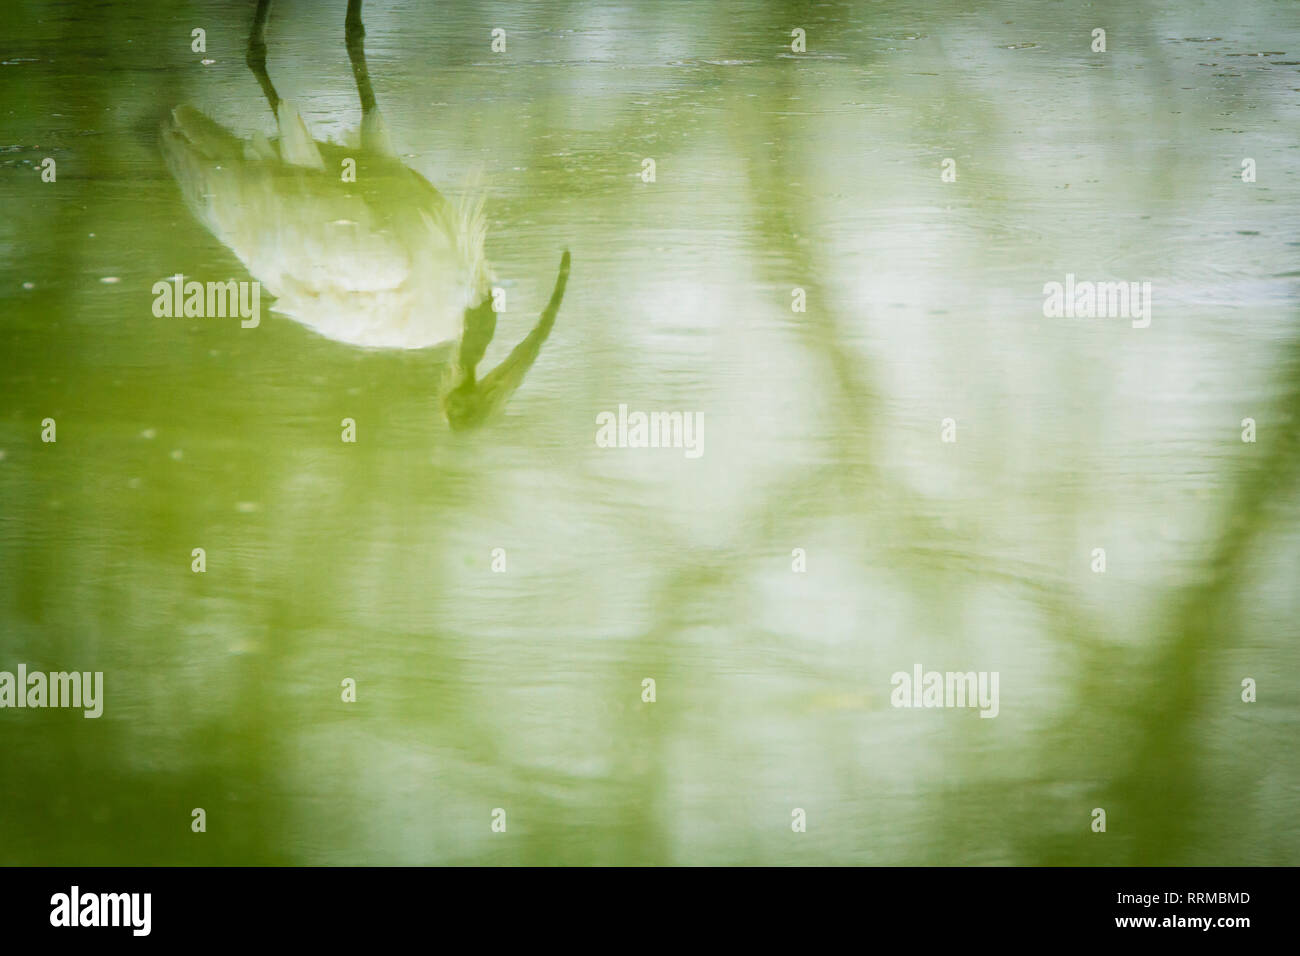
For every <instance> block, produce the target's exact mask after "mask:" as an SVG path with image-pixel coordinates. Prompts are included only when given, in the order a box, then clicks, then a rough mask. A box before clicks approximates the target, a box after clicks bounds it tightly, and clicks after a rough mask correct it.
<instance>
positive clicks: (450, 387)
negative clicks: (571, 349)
mask: <svg viewBox="0 0 1300 956" xmlns="http://www.w3.org/2000/svg"><path fill="white" fill-rule="evenodd" d="M568 281H569V253H568V250H565V252H564V255H563V256H562V257H561V258H560V274H559V275H558V276H557V277H556V279H555V288H554V289H553V290H552V292H551V300H550V302H548V303H547V305H546V309H545V310H544V311H543V312H542V315H541V318H539V319H538V320H537V325H535V326H534V327H533V330H532V331H531V332H529V333H528V336H527V337H526V338H525V339H524V340H523V341H522V342H520V343H519V344H518V345H516V346H515V347H514V350H513V351H511V353H510V354H509V355H508V356H506V358H505V360H504V361H503V362H502V363H501V364H500V365H498V366H497V367H496V368H494V369H493V370H492V371H491V372H489V373H488V374H487V375H485V376H484V377H483V378H478V377H477V376H476V374H475V370H476V369H477V367H478V363H479V362H480V361H482V359H483V355H484V353H485V352H487V347H488V345H489V344H490V343H491V341H492V336H493V335H495V334H496V327H497V317H496V313H495V312H494V311H492V299H491V297H490V296H489V297H486V298H485V299H484V300H483V301H482V302H481V303H479V304H478V305H476V306H474V307H473V308H469V309H466V310H465V327H464V331H463V332H462V333H461V340H460V346H459V348H458V349H457V351H456V358H455V359H454V360H453V362H452V365H451V367H450V368H449V370H448V374H447V377H446V379H445V381H444V385H443V388H442V391H441V405H442V414H443V417H444V418H446V419H447V424H448V425H449V426H451V428H452V430H453V431H465V430H467V429H470V428H475V427H477V426H479V425H482V424H483V423H484V422H486V421H488V420H489V419H490V418H492V417H493V416H494V415H495V414H496V413H497V412H499V411H500V410H501V409H502V408H504V407H505V403H506V401H507V399H509V398H510V396H511V395H513V394H514V392H515V390H516V389H517V388H518V387H519V386H520V385H521V384H522V383H523V380H524V376H525V375H526V374H528V370H529V369H530V368H532V365H533V362H534V361H536V359H537V355H538V353H539V352H541V349H542V343H544V342H545V341H546V338H547V336H549V335H550V334H551V328H552V327H553V326H554V325H555V317H556V315H557V314H558V313H559V311H560V302H561V301H562V300H563V298H564V287H565V285H566V284H567V283H568Z"/></svg>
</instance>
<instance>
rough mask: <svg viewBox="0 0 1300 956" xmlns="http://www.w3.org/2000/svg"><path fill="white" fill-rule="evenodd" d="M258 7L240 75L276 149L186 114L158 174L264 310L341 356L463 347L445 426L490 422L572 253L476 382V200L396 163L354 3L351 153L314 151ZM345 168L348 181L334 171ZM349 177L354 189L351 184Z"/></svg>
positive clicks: (481, 329)
mask: <svg viewBox="0 0 1300 956" xmlns="http://www.w3.org/2000/svg"><path fill="white" fill-rule="evenodd" d="M270 6H271V0H259V3H258V7H257V14H256V18H255V22H254V26H253V33H252V36H251V37H250V38H249V48H248V63H249V66H250V67H251V68H252V69H253V72H254V73H255V74H256V75H257V78H258V81H259V82H260V83H261V85H262V90H263V93H264V94H265V95H266V98H267V101H268V102H269V103H270V104H271V108H272V110H274V112H275V115H276V120H277V124H278V126H279V137H278V139H276V140H268V139H267V138H266V137H265V136H263V135H261V134H254V135H253V136H252V137H251V138H249V139H241V138H239V137H238V136H236V135H235V134H234V133H232V132H230V131H229V130H227V129H226V128H225V127H223V126H221V125H219V124H217V123H216V122H214V121H212V120H211V119H209V118H208V117H207V116H205V115H204V114H202V113H200V112H199V111H198V110H196V109H193V108H192V107H187V106H181V107H178V108H177V109H175V110H174V111H173V114H172V122H171V123H170V124H169V125H168V126H167V127H166V128H165V129H164V130H163V149H164V153H165V154H166V157H167V163H168V166H169V167H170V169H171V171H172V175H173V176H175V178H176V181H177V183H178V184H179V185H180V187H181V191H182V193H183V194H184V197H185V201H186V204H187V205H188V206H189V208H190V210H191V211H192V212H193V213H194V215H195V216H196V217H197V218H198V219H199V220H200V221H201V222H202V223H203V224H204V225H205V226H206V227H207V228H208V229H209V230H211V232H212V234H213V235H214V236H216V237H217V238H218V239H219V240H221V242H222V243H224V244H225V245H226V246H227V247H229V248H230V250H231V251H232V252H234V253H235V255H236V256H238V257H239V259H240V261H242V262H243V263H244V265H245V266H246V267H247V268H248V270H249V272H251V273H252V274H253V275H254V276H256V277H257V279H258V281H260V282H261V283H262V285H263V287H265V288H266V290H267V291H268V292H270V293H271V294H272V295H274V296H276V298H277V301H276V303H275V306H274V309H275V311H277V312H280V313H282V314H284V315H286V316H289V317H290V318H292V319H294V320H296V321H298V322H301V323H302V324H304V325H306V326H308V327H310V328H312V329H315V330H316V331H317V332H319V333H320V334H321V335H324V336H327V337H328V338H331V339H334V340H336V341H339V342H345V343H347V344H350V345H361V346H370V347H375V348H404V349H419V348H426V347H429V346H433V345H439V344H443V343H450V342H456V341H458V340H459V343H460V347H459V348H458V349H457V351H456V356H455V359H454V360H453V362H452V363H451V366H450V368H449V370H448V374H447V375H446V377H445V380H444V382H443V387H442V389H441V398H442V407H443V411H444V413H445V414H446V416H447V419H448V421H449V422H450V423H451V424H452V425H453V426H454V427H462V426H468V425H475V424H478V423H480V422H481V421H483V420H484V419H485V418H486V417H488V415H490V414H491V413H492V412H494V411H496V410H498V409H499V408H500V407H501V406H502V405H503V404H504V403H505V400H506V399H507V398H508V397H509V396H510V394H511V393H512V392H514V390H515V389H516V388H517V387H518V386H519V383H520V382H521V381H522V380H523V377H524V374H525V373H526V372H527V371H528V369H529V367H531V365H532V363H533V361H534V360H535V359H536V357H537V354H538V352H539V351H540V349H541V346H542V343H543V342H544V341H545V340H546V337H547V336H548V335H549V334H550V330H551V327H552V325H554V322H555V316H556V313H557V312H558V311H559V307H560V300H561V299H562V298H563V295H564V286H565V283H566V281H567V279H568V274H569V254H568V252H565V253H564V256H563V258H562V259H561V261H560V274H559V277H558V278H557V280H556V283H555V290H554V292H553V293H552V295H551V301H550V303H549V304H548V305H547V307H546V310H545V311H544V312H543V313H542V317H541V319H540V320H539V321H538V323H537V326H536V327H535V328H534V329H533V331H532V332H531V333H530V334H529V335H528V337H527V338H526V339H524V341H523V342H521V343H520V344H519V346H517V347H516V348H515V350H514V351H513V352H511V354H510V356H509V357H508V358H507V359H506V360H505V361H504V362H502V363H501V365H500V366H499V367H498V368H496V369H495V370H493V371H492V372H491V373H490V374H489V375H487V376H485V377H483V378H482V379H477V378H476V376H475V368H476V366H477V365H478V363H479V361H480V360H481V359H482V357H483V353H484V352H485V351H486V350H487V346H488V344H489V343H490V342H491V340H492V336H493V334H494V332H495V331H496V313H495V312H494V311H493V309H492V300H491V294H490V293H491V283H492V276H491V270H490V267H489V265H488V262H487V258H486V255H485V254H484V240H485V238H486V233H487V222H486V219H485V218H484V215H483V200H482V197H481V196H479V197H473V198H470V199H467V200H466V201H464V202H462V203H459V204H454V203H451V202H449V201H448V200H447V199H446V198H445V197H443V195H442V194H441V193H439V192H438V191H437V190H436V189H434V188H433V186H432V185H430V183H429V182H428V180H426V179H425V178H424V177H422V176H420V175H419V174H418V173H416V172H415V171H413V170H411V169H408V168H407V167H406V166H404V165H403V164H402V163H401V162H400V161H399V160H398V158H397V156H396V154H395V153H394V152H393V148H392V146H391V144H390V143H389V139H388V133H387V130H386V129H385V126H384V121H383V117H382V115H381V114H380V112H379V109H378V107H377V106H376V105H375V97H374V93H373V91H372V90H371V87H370V78H369V74H368V72H367V70H366V63H365V53H364V50H363V47H362V40H363V37H364V35H365V31H364V28H363V27H362V25H361V0H349V3H348V14H347V46H348V55H349V57H350V58H351V60H352V69H353V73H354V75H355V77H356V81H357V90H358V92H359V93H360V96H361V108H362V116H363V118H362V123H361V142H360V146H359V148H357V149H348V148H345V147H342V146H338V145H334V144H329V143H323V142H318V141H315V140H313V139H312V137H311V135H310V134H309V133H308V131H307V127H306V125H305V124H304V123H303V121H302V118H301V117H300V116H299V114H298V111H297V110H296V109H294V107H293V106H292V105H291V104H289V103H287V102H285V101H283V100H281V99H280V98H279V96H278V95H277V94H276V92H275V88H274V86H272V84H271V80H270V77H269V76H268V75H267V73H266V44H265V41H264V35H265V29H266V21H267V17H268V15H269V13H270ZM345 158H347V159H352V160H355V163H356V168H355V173H356V176H355V182H345V181H344V179H343V176H342V175H341V174H342V171H343V169H344V164H343V160H344V159H345ZM349 178H350V177H349Z"/></svg>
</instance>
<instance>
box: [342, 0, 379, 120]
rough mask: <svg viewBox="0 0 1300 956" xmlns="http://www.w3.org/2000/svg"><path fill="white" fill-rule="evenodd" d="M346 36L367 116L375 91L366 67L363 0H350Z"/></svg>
mask: <svg viewBox="0 0 1300 956" xmlns="http://www.w3.org/2000/svg"><path fill="white" fill-rule="evenodd" d="M345 36H346V38H347V43H348V59H349V60H351V61H352V75H353V77H354V78H355V79H356V81H357V94H358V95H359V96H360V97H361V114H362V115H363V116H366V115H369V113H370V111H371V110H373V109H374V108H375V91H374V90H373V89H372V88H371V86H370V71H369V70H367V69H366V46H365V39H366V28H365V27H364V26H363V25H362V23H361V0H348V18H347V30H346V33H345Z"/></svg>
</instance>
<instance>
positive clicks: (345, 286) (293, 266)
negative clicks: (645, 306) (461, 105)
mask: <svg viewBox="0 0 1300 956" xmlns="http://www.w3.org/2000/svg"><path fill="white" fill-rule="evenodd" d="M276 119H277V122H278V126H279V138H278V140H276V141H274V142H272V141H270V140H268V139H267V138H266V137H265V136H262V135H260V134H255V135H254V136H252V137H250V138H248V139H240V138H239V137H238V136H236V135H235V134H233V133H231V132H230V131H229V130H227V129H226V128H225V127H223V126H220V125H219V124H217V123H216V122H214V121H213V120H211V119H209V118H208V117H207V116H205V115H204V114H203V113H201V112H199V111H198V110H196V109H193V108H192V107H185V106H182V107H178V108H177V109H176V110H175V111H174V112H173V123H172V124H171V125H170V126H169V127H168V128H166V129H165V130H164V133H163V140H164V150H165V152H166V155H167V160H168V165H169V167H170V168H171V171H172V175H173V176H174V177H175V178H176V181H177V182H178V183H179V184H180V186H181V191H182V193H183V194H184V196H185V201H186V204H187V205H188V206H189V208H190V210H191V211H192V212H193V213H194V215H195V216H196V217H197V218H198V219H199V220H200V221H201V222H202V223H203V224H204V225H205V226H207V228H208V229H209V230H210V231H211V232H212V234H213V235H214V236H216V237H217V239H219V240H220V241H221V242H222V243H223V244H224V245H226V246H227V247H228V248H229V249H230V250H231V251H232V252H233V253H234V254H235V255H236V256H238V258H239V260H240V261H241V262H243V264H244V266H245V267H246V268H247V269H248V271H249V272H250V273H251V274H252V275H253V276H254V277H255V278H256V279H257V280H258V281H259V282H260V283H261V284H262V286H263V287H264V288H265V289H266V290H267V291H268V292H270V293H271V294H272V295H274V296H275V297H276V299H277V301H276V303H275V305H274V306H273V309H274V311H276V312H279V313H281V314H283V315H285V316H288V317H289V318H292V319H294V320H295V321H297V322H300V323H302V324H303V325H306V326H308V327H309V328H311V329H314V330H315V331H316V332H318V333H320V334H321V335H324V336H326V337H327V338H330V339H333V340H335V341H338V342H344V343H347V344H350V345H360V346H367V347H371V348H401V349H420V348H427V347H430V346H434V345H439V344H443V343H448V342H454V341H456V340H457V339H459V338H460V337H461V335H462V332H463V326H464V317H465V311H466V310H467V309H470V308H473V307H476V306H478V305H480V304H481V303H482V302H483V300H484V299H485V298H486V297H487V295H488V293H489V291H490V286H491V275H490V270H489V267H488V264H487V259H486V256H485V253H484V241H485V238H486V232H487V225H486V220H485V217H484V215H483V200H482V196H481V195H479V196H475V197H472V198H471V199H469V200H467V201H466V202H465V203H463V204H459V205H454V204H452V203H450V202H449V201H448V200H447V199H446V198H445V197H444V196H443V195H442V194H441V193H439V192H438V191H437V190H436V189H435V188H434V187H433V186H432V185H431V184H430V183H429V182H428V180H426V179H425V178H424V177H423V176H421V175H420V174H418V173H416V172H415V171H414V170H411V169H409V168H408V167H406V166H405V165H403V164H402V163H401V162H400V161H399V160H398V159H397V157H396V155H395V154H394V153H393V150H392V148H391V146H390V145H389V142H388V136H387V134H386V132H385V130H384V127H383V120H382V117H381V114H380V113H379V111H378V110H377V109H376V110H372V111H371V112H370V113H369V114H368V115H367V116H366V118H365V120H364V122H363V124H362V130H361V143H360V148H358V149H348V148H345V147H342V146H338V145H334V144H329V143H319V142H316V141H314V140H313V139H312V138H311V136H310V134H309V133H308V131H307V127H306V125H305V124H304V123H303V121H302V118H301V117H300V116H299V114H298V111H297V110H296V109H294V107H293V106H292V105H290V104H289V103H287V102H285V101H281V102H280V103H279V104H278V106H277V109H276ZM345 158H350V159H353V160H355V162H356V181H355V182H344V181H343V177H342V171H343V160H344V159H345Z"/></svg>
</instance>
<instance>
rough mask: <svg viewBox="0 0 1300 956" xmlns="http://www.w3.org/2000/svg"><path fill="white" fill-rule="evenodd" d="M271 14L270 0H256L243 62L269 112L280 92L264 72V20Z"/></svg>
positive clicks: (276, 101)
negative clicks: (246, 51) (249, 71)
mask: <svg viewBox="0 0 1300 956" xmlns="http://www.w3.org/2000/svg"><path fill="white" fill-rule="evenodd" d="M270 16H271V0H257V13H255V14H254V15H253V32H252V33H250V34H249V35H248V54H247V55H246V56H245V57H244V62H245V63H247V64H248V68H249V69H250V70H252V71H253V75H254V76H255V77H257V82H258V84H259V85H260V86H261V87H262V93H263V95H265V96H266V102H267V103H269V104H270V105H271V112H272V113H274V112H275V111H276V107H278V106H279V105H280V94H279V93H277V92H275V87H274V86H273V85H272V83H271V77H270V76H269V75H268V74H267V72H266V21H267V19H268V18H269V17H270Z"/></svg>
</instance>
